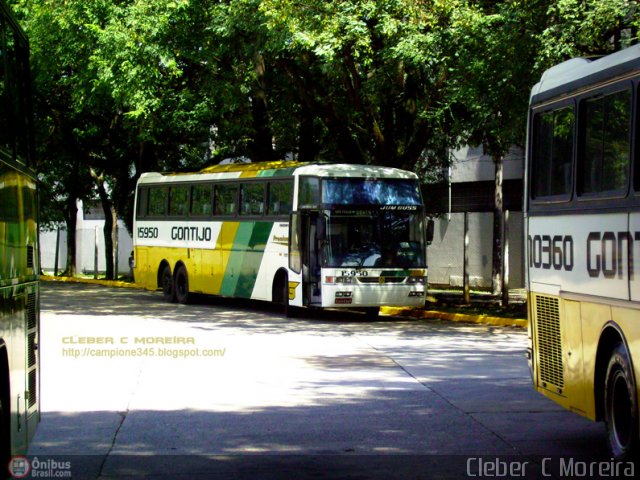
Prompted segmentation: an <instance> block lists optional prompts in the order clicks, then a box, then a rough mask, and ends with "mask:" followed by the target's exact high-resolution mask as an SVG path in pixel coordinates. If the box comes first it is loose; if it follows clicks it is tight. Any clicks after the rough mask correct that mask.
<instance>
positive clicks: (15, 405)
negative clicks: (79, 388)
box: [0, 2, 40, 476]
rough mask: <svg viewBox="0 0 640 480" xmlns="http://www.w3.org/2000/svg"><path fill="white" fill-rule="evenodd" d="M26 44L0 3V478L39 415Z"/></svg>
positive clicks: (34, 223) (35, 250)
mask: <svg viewBox="0 0 640 480" xmlns="http://www.w3.org/2000/svg"><path fill="white" fill-rule="evenodd" d="M29 85H30V83H29V46H28V42H27V39H26V37H25V36H24V34H23V32H22V31H21V30H20V28H19V26H18V25H17V24H16V22H15V21H14V19H13V17H12V16H11V14H10V12H9V10H8V8H7V7H6V5H5V3H4V2H0V475H4V476H6V474H7V473H10V472H8V471H7V466H8V465H9V459H10V458H11V457H12V456H15V455H23V454H25V453H26V451H27V447H28V445H29V441H30V440H31V438H32V437H33V435H34V433H35V429H36V426H37V425H38V422H39V420H40V409H39V402H40V391H39V390H40V376H39V371H40V369H39V355H38V349H37V346H38V342H39V338H38V335H39V330H38V328H39V309H38V305H39V289H38V224H37V217H38V214H37V189H36V185H37V182H36V178H35V173H34V172H33V171H32V170H31V168H30V165H31V160H32V157H33V155H32V151H33V148H32V146H33V143H32V129H31V103H30V86H29Z"/></svg>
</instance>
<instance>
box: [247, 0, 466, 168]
mask: <svg viewBox="0 0 640 480" xmlns="http://www.w3.org/2000/svg"><path fill="white" fill-rule="evenodd" d="M458 5H459V2H457V1H455V2H444V1H436V2H425V1H414V0H412V1H409V0H382V1H374V0H341V1H334V2H311V1H296V2H294V1H291V0H266V1H263V2H260V10H261V11H262V12H263V14H264V15H265V17H266V19H267V27H268V29H269V31H270V38H269V41H268V43H267V45H266V48H267V51H268V52H269V54H270V55H271V58H272V59H273V60H274V61H275V64H276V65H277V67H278V69H280V70H282V71H283V72H285V73H286V75H287V78H288V81H289V82H290V85H291V88H292V90H293V91H294V92H295V93H296V95H297V98H298V105H299V108H300V118H301V121H300V124H303V122H304V120H305V116H306V115H314V120H315V119H317V120H318V121H319V122H320V123H321V124H322V127H323V128H324V130H325V132H326V135H325V136H323V138H322V139H321V140H322V141H323V142H327V141H328V140H329V139H331V140H330V143H331V144H333V145H334V146H335V154H334V155H333V156H334V158H335V157H336V156H337V157H338V158H340V159H341V160H342V161H346V162H352V163H376V164H380V165H394V166H398V167H404V168H408V169H413V168H414V167H416V166H417V165H418V164H419V163H420V161H421V159H422V158H423V154H424V152H425V151H428V150H434V149H437V150H438V151H441V150H442V145H443V144H444V145H448V144H449V143H451V142H455V138H456V135H455V132H454V131H453V126H454V124H453V118H452V115H451V105H450V104H449V103H448V101H447V98H446V97H445V96H444V95H443V92H444V89H443V86H444V85H445V83H446V82H447V81H448V79H449V73H448V72H449V70H448V53H449V52H448V49H447V46H446V44H445V42H443V40H444V39H445V38H446V35H445V32H446V31H447V28H448V25H449V22H450V18H451V15H452V13H453V12H454V11H455V9H456V8H457V7H458ZM306 121H307V122H308V123H310V122H309V120H308V119H306ZM443 139H444V141H443Z"/></svg>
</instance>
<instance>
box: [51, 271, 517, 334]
mask: <svg viewBox="0 0 640 480" xmlns="http://www.w3.org/2000/svg"><path fill="white" fill-rule="evenodd" d="M40 280H41V281H43V282H60V283H85V284H89V285H102V286H104V287H117V288H133V289H138V290H144V287H142V286H140V285H137V284H135V283H129V282H122V281H119V280H96V279H94V278H76V277H54V276H53V275H40ZM380 311H381V312H382V313H384V314H386V315H391V316H397V317H412V318H421V319H426V320H428V319H437V320H448V321H450V322H465V323H479V324H485V325H494V326H498V327H520V328H527V320H525V319H520V318H504V317H491V316H488V315H469V314H466V313H448V312H440V311H437V310H420V309H415V308H407V307H382V308H381V309H380Z"/></svg>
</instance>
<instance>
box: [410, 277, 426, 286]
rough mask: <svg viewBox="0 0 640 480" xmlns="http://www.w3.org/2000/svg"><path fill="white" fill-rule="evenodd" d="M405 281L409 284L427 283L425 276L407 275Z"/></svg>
mask: <svg viewBox="0 0 640 480" xmlns="http://www.w3.org/2000/svg"><path fill="white" fill-rule="evenodd" d="M407 283H408V284H409V285H425V284H426V283H427V277H409V280H407Z"/></svg>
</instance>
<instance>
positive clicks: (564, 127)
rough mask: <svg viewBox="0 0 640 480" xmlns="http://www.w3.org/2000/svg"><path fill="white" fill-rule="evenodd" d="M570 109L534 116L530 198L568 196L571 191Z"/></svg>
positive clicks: (572, 127) (572, 124)
mask: <svg viewBox="0 0 640 480" xmlns="http://www.w3.org/2000/svg"><path fill="white" fill-rule="evenodd" d="M574 125H575V114H574V112H573V108H572V107H564V108H559V109H556V110H552V111H547V112H542V113H537V114H536V115H535V116H534V119H533V130H534V131H533V138H534V143H533V152H532V164H531V169H530V172H531V176H532V193H533V198H541V197H553V196H562V195H567V196H568V195H570V194H571V187H572V183H573V182H572V176H573V175H572V164H573V129H574Z"/></svg>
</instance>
